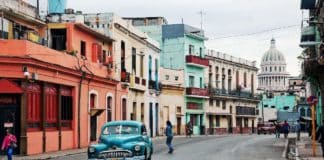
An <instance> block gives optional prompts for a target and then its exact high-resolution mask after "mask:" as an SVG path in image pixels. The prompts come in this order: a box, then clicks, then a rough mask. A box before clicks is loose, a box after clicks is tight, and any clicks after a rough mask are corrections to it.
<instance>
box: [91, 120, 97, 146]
mask: <svg viewBox="0 0 324 160" xmlns="http://www.w3.org/2000/svg"><path fill="white" fill-rule="evenodd" d="M96 140H97V116H91V120H90V141H91V142H93V141H96Z"/></svg>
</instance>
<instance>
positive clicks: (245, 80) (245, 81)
mask: <svg viewBox="0 0 324 160" xmlns="http://www.w3.org/2000/svg"><path fill="white" fill-rule="evenodd" d="M243 76H244V82H243V83H244V84H243V85H244V87H246V86H247V85H246V83H247V77H246V72H244V75H243Z"/></svg>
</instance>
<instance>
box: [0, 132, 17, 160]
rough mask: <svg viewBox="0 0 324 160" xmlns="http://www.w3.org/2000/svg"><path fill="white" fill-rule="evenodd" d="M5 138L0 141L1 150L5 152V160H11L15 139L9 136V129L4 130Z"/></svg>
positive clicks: (15, 145) (15, 143)
mask: <svg viewBox="0 0 324 160" xmlns="http://www.w3.org/2000/svg"><path fill="white" fill-rule="evenodd" d="M6 134H7V135H6V136H5V138H4V139H3V141H2V147H1V150H3V151H4V150H5V151H6V152H7V158H8V160H12V154H13V151H14V148H16V147H17V138H16V136H15V135H13V134H11V132H10V129H7V130H6Z"/></svg>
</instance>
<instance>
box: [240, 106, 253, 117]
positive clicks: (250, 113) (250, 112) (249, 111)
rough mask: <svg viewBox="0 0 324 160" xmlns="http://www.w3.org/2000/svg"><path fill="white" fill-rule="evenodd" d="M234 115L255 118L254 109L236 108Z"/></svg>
mask: <svg viewBox="0 0 324 160" xmlns="http://www.w3.org/2000/svg"><path fill="white" fill-rule="evenodd" d="M236 115H248V116H255V115H256V111H255V108H254V107H244V106H236Z"/></svg>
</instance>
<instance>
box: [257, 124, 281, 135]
mask: <svg viewBox="0 0 324 160" xmlns="http://www.w3.org/2000/svg"><path fill="white" fill-rule="evenodd" d="M257 129H258V132H257V133H258V134H272V133H275V131H276V126H275V125H274V124H273V123H271V122H264V123H258V126H257Z"/></svg>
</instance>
